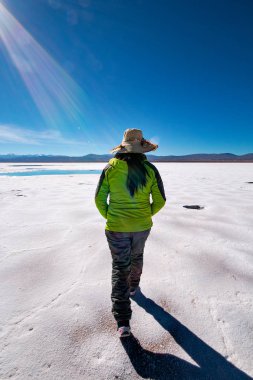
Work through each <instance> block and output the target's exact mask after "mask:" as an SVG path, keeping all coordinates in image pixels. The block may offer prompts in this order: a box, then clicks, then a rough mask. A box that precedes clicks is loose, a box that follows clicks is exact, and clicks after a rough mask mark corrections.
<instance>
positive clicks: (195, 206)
mask: <svg viewBox="0 0 253 380" xmlns="http://www.w3.org/2000/svg"><path fill="white" fill-rule="evenodd" d="M183 207H185V208H190V209H194V210H202V209H203V208H204V206H199V205H185V206H183Z"/></svg>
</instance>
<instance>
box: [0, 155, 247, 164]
mask: <svg viewBox="0 0 253 380" xmlns="http://www.w3.org/2000/svg"><path fill="white" fill-rule="evenodd" d="M146 156H147V158H148V160H149V161H151V162H253V153H248V154H243V155H241V156H238V155H236V154H232V153H220V154H205V153H203V154H202V153H200V154H188V155H185V156H155V155H152V154H146ZM112 157H114V155H112V154H87V155H85V156H81V157H73V156H58V155H46V154H25V155H16V154H2V155H1V154H0V162H108V161H109V159H110V158H112Z"/></svg>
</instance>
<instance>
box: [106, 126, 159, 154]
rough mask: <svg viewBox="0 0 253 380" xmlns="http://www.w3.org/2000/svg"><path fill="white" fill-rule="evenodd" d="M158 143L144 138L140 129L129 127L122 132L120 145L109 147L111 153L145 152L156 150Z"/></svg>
mask: <svg viewBox="0 0 253 380" xmlns="http://www.w3.org/2000/svg"><path fill="white" fill-rule="evenodd" d="M157 148H158V145H156V144H153V143H151V142H150V141H148V140H146V139H144V137H143V135H142V131H141V130H140V129H135V128H129V129H126V130H125V132H124V136H123V140H122V142H121V144H120V145H118V146H116V147H115V148H113V149H111V150H110V152H111V153H145V152H150V151H151V150H156V149H157Z"/></svg>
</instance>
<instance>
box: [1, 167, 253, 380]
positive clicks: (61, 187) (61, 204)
mask: <svg viewBox="0 0 253 380" xmlns="http://www.w3.org/2000/svg"><path fill="white" fill-rule="evenodd" d="M89 165H91V164H84V165H83V164H76V165H75V164H74V165H73V166H71V167H70V166H69V165H66V166H64V165H60V166H59V167H61V168H63V167H64V168H67V169H71V168H74V169H80V168H82V169H89V168H90V166H89ZM155 165H156V166H157V167H158V169H159V171H160V173H161V176H162V178H163V181H164V187H165V193H166V195H167V204H166V206H165V208H164V209H163V210H162V211H161V212H160V213H159V214H158V215H156V216H155V217H154V218H153V222H154V226H153V228H152V231H151V234H150V237H149V239H148V241H147V243H146V247H145V256H144V270H143V275H142V280H141V293H139V295H138V296H136V297H134V299H132V301H131V304H132V309H133V316H132V320H131V327H132V332H133V335H132V336H131V338H130V339H128V338H125V339H126V340H125V341H124V342H121V341H120V340H119V339H118V337H117V333H116V326H115V321H114V320H113V318H112V315H111V300H110V292H111V256H110V253H109V249H108V246H107V241H106V239H105V236H104V232H103V231H104V225H105V220H103V219H102V218H101V217H100V215H99V214H98V211H97V210H96V208H95V205H94V192H95V189H96V185H97V182H98V179H99V176H98V175H94V174H91V175H89V174H88V175H86V176H85V179H87V182H86V181H85V182H81V181H82V180H83V177H80V176H78V175H76V176H73V177H64V176H56V177H54V178H53V179H52V177H50V178H48V177H40V178H35V177H31V178H25V177H18V178H11V177H1V194H0V197H1V199H3V200H4V202H2V207H1V210H0V212H1V218H0V223H1V246H0V262H1V267H0V279H1V288H0V308H1V310H0V315H1V327H0V336H1V346H0V379H8V378H12V379H22V380H23V379H29V378H37V379H43V380H44V379H45V378H46V379H47V380H51V379H52V380H53V379H54V380H55V379H61V380H62V379H63V380H64V379H66V380H69V379H75V380H79V379H80V380H81V379H82V380H83V379H94V380H95V379H96V380H97V379H110V380H111V379H124V380H125V379H131V380H132V379H133V380H135V379H141V378H150V379H168V378H173V379H180V380H181V379H186V378H187V379H198V378H199V379H200V378H201V379H208V378H210V379H214V378H215V379H250V378H251V377H252V376H253V365H252V363H253V360H252V352H253V335H252V331H253V322H252V321H253V306H252V305H253V301H252V294H253V283H252V273H253V257H252V246H253V233H252V232H253V230H252V226H253V216H252V215H253V202H252V199H253V197H252V191H253V190H252V188H251V187H250V186H249V185H248V184H247V183H246V182H247V181H248V178H249V175H250V170H251V167H250V165H249V164H236V165H234V164H208V165H206V164H171V163H170V164H166V163H156V164H155ZM2 166H3V165H2ZM103 167H104V164H99V163H96V164H92V168H95V169H98V170H101V169H102V168H103ZM13 169H14V168H13ZM5 170H8V165H7V164H6V167H5ZM79 184H82V186H80V185H79ZM18 193H20V194H25V195H27V197H16V196H15V194H18ZM183 204H189V205H198V204H204V205H205V210H204V211H203V212H195V211H190V210H189V212H188V211H187V210H185V209H184V208H182V205H183Z"/></svg>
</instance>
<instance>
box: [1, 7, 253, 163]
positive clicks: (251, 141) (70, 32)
mask: <svg viewBox="0 0 253 380" xmlns="http://www.w3.org/2000/svg"><path fill="white" fill-rule="evenodd" d="M0 4H1V5H0V83H1V90H0V153H10V152H12V153H16V154H19V153H29V154H30V153H39V154H48V153H49V154H67V155H76V156H77V155H83V154H88V153H97V154H103V153H108V152H109V150H110V149H111V148H112V147H114V146H116V145H118V144H119V143H120V142H121V139H122V135H123V132H124V130H125V129H126V128H140V129H142V130H143V132H144V137H145V138H147V139H151V140H153V141H155V142H156V143H158V145H159V148H158V150H157V151H156V152H154V153H155V154H161V155H165V154H175V155H181V154H191V153H221V152H231V153H236V154H244V153H249V152H252V151H253V70H252V68H253V47H252V46H253V45H252V41H253V22H252V20H253V1H252V0H210V1H209V0H204V1H203V0H173V1H172V0H152V1H151V0H143V1H142V0H106V1H104V0H36V1H34V0H22V1H20V0H4V1H3V0H0Z"/></svg>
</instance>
